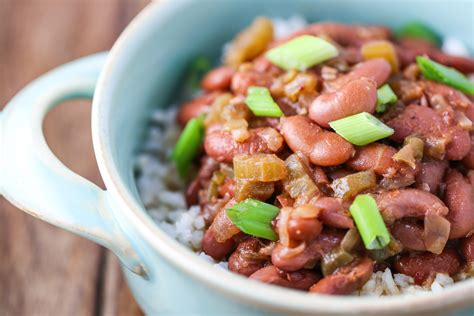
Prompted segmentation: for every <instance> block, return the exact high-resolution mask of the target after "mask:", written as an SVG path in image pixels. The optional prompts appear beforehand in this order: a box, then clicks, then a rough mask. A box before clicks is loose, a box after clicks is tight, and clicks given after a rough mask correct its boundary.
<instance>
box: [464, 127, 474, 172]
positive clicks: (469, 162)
mask: <svg viewBox="0 0 474 316" xmlns="http://www.w3.org/2000/svg"><path fill="white" fill-rule="evenodd" d="M462 163H463V164H464V166H466V168H469V169H474V134H471V150H470V151H469V153H468V154H467V155H466V157H464V158H463V159H462Z"/></svg>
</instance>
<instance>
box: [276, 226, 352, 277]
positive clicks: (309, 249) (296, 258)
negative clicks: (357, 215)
mask: <svg viewBox="0 0 474 316" xmlns="http://www.w3.org/2000/svg"><path fill="white" fill-rule="evenodd" d="M342 238H344V233H343V232H342V231H336V230H324V231H323V232H322V233H321V234H320V235H319V236H318V237H317V238H316V239H314V240H312V241H311V242H309V243H307V244H306V247H305V249H304V250H303V251H302V252H301V253H299V254H296V255H293V256H287V255H286V251H287V250H286V247H284V246H283V245H281V244H280V243H278V244H277V245H276V247H275V248H274V249H273V252H272V263H273V265H275V266H276V267H278V268H279V269H282V270H285V271H297V270H299V269H302V268H310V267H313V266H314V265H315V264H316V262H318V261H319V260H320V259H321V257H322V256H323V254H324V253H327V252H329V251H331V249H333V248H334V247H336V246H337V245H338V244H340V243H341V240H342Z"/></svg>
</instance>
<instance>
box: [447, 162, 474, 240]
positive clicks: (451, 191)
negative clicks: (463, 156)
mask: <svg viewBox="0 0 474 316" xmlns="http://www.w3.org/2000/svg"><path fill="white" fill-rule="evenodd" d="M473 185H474V184H473V183H469V180H468V179H467V178H465V177H463V175H462V174H461V173H460V172H459V171H456V170H454V169H450V170H449V171H448V173H447V175H446V191H445V197H444V201H445V202H446V205H447V206H448V208H449V213H448V215H447V216H446V218H447V219H448V220H449V222H450V223H451V231H450V233H449V238H450V239H456V238H461V237H465V236H467V235H469V234H470V233H473V232H474V187H473Z"/></svg>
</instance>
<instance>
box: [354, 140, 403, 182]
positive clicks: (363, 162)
mask: <svg viewBox="0 0 474 316" xmlns="http://www.w3.org/2000/svg"><path fill="white" fill-rule="evenodd" d="M396 153H397V150H396V149H395V148H393V147H391V146H388V145H384V144H379V143H372V144H369V145H366V146H362V147H357V148H356V152H355V155H354V157H352V158H351V159H350V160H349V161H347V162H346V165H347V166H348V167H349V168H352V169H354V170H357V171H365V170H370V169H372V170H373V171H374V172H375V173H376V174H378V175H385V174H387V173H388V172H389V170H390V168H393V167H394V165H395V163H396V162H395V161H394V160H393V159H392V156H393V155H395V154H396Z"/></svg>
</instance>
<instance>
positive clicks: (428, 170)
mask: <svg viewBox="0 0 474 316" xmlns="http://www.w3.org/2000/svg"><path fill="white" fill-rule="evenodd" d="M447 168H448V162H447V161H445V160H442V161H439V160H430V161H426V162H422V163H421V164H420V165H419V168H418V170H417V174H416V178H415V179H416V183H415V187H416V188H417V189H423V190H424V189H428V190H429V191H430V192H431V193H433V194H436V193H437V192H438V188H439V184H440V183H441V181H443V177H444V173H445V172H446V169H447Z"/></svg>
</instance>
